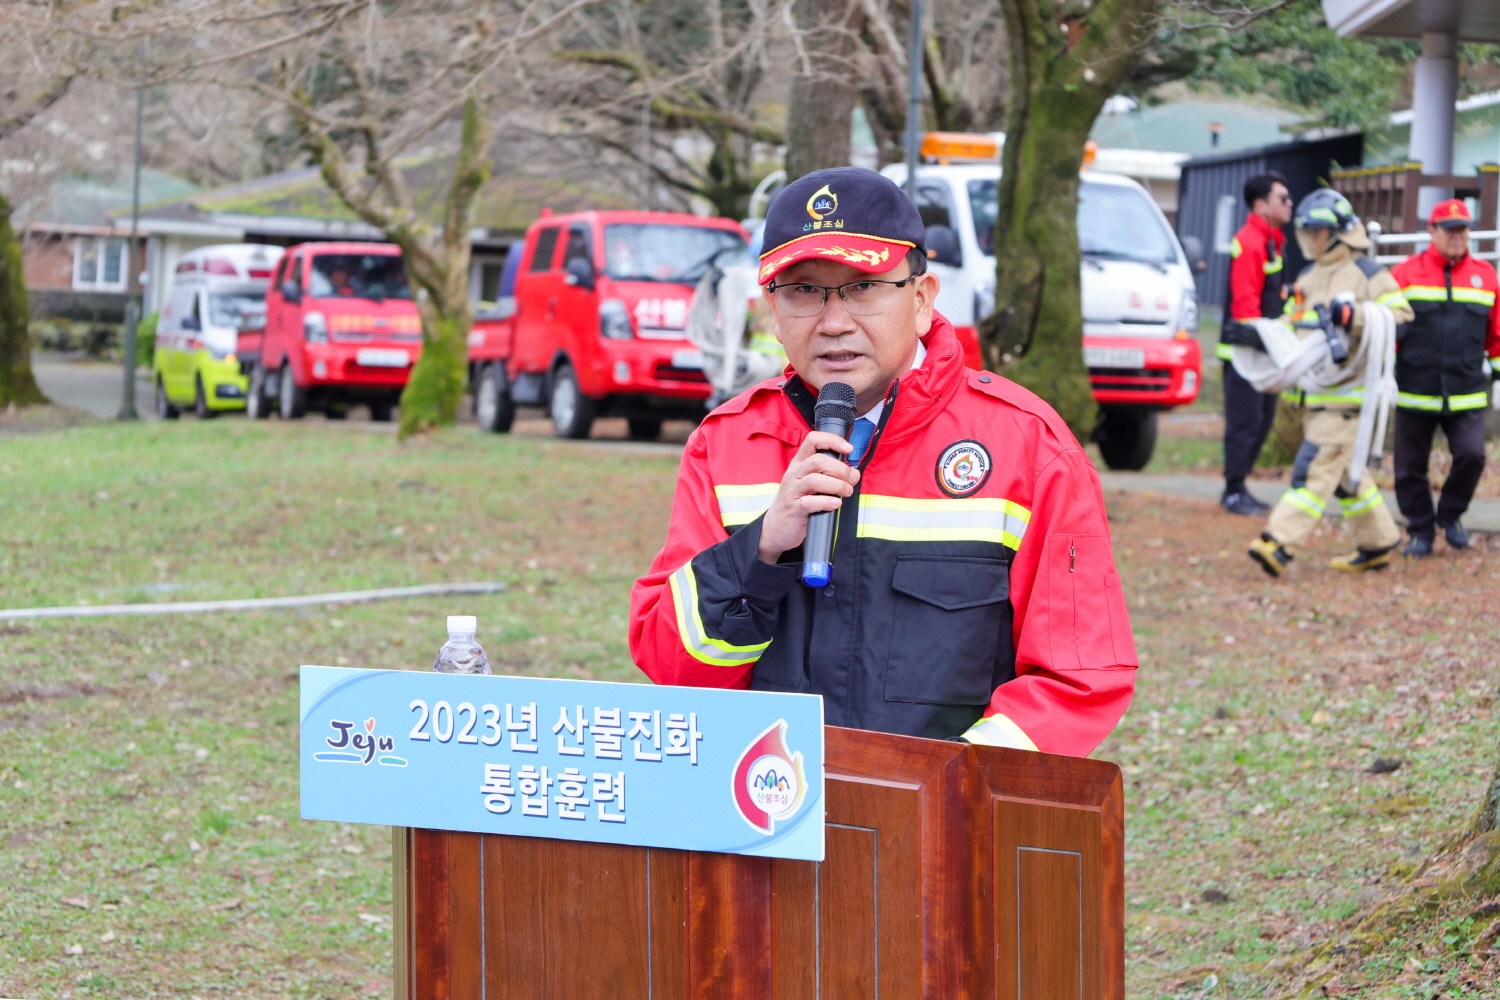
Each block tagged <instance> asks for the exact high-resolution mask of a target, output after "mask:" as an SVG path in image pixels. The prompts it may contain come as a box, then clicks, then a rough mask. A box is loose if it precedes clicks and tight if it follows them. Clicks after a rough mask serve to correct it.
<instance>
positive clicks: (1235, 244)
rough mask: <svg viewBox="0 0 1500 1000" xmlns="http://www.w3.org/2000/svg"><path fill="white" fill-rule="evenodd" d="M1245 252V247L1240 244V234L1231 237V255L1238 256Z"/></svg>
mask: <svg viewBox="0 0 1500 1000" xmlns="http://www.w3.org/2000/svg"><path fill="white" fill-rule="evenodd" d="M1244 252H1245V248H1244V247H1242V246H1240V238H1239V237H1238V236H1235V237H1233V238H1231V239H1230V241H1229V256H1231V257H1238V256H1239V255H1240V254H1242V253H1244Z"/></svg>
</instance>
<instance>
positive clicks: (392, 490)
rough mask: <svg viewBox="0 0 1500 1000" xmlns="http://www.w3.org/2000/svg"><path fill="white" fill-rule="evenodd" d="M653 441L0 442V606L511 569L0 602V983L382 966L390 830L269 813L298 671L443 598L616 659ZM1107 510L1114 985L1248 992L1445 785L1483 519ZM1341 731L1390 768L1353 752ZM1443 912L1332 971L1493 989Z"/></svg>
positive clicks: (145, 980)
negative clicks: (1357, 558)
mask: <svg viewBox="0 0 1500 1000" xmlns="http://www.w3.org/2000/svg"><path fill="white" fill-rule="evenodd" d="M675 468H676V458H675V455H673V454H671V452H670V451H669V450H666V449H659V448H658V449H652V448H640V447H636V446H630V445H601V444H587V443H580V444H574V443H559V442H553V441H550V440H545V439H535V438H530V439H528V438H519V437H518V438H508V437H494V436H484V435H480V434H478V433H476V432H473V431H470V430H459V431H453V432H447V433H443V434H439V435H436V436H434V437H433V438H432V439H430V440H427V441H423V442H418V443H415V444H411V445H407V446H397V445H396V444H395V442H394V441H393V439H392V438H390V437H389V436H387V435H384V434H377V433H369V432H366V431H364V430H362V429H360V427H359V426H358V425H345V426H337V425H334V426H329V425H318V424H304V425H287V424H282V423H281V422H279V421H271V422H268V423H262V424H250V423H247V422H245V421H243V420H222V421H215V422H212V423H198V422H195V421H182V422H180V423H175V424H157V425H148V426H134V427H119V426H113V425H97V426H90V427H82V428H75V429H68V430H60V431H56V432H50V433H45V434H35V435H29V436H17V437H9V438H0V607H23V606H35V605H51V604H79V603H84V602H92V603H119V602H123V601H138V600H152V601H155V600H169V599H212V598H219V597H239V596H253V595H276V594H288V593H313V592H321V591H329V590H339V589H354V588H362V587H371V586H390V585H401V584H413V583H430V582H441V581H450V580H451V581H460V580H493V579H499V580H504V581H506V582H507V583H509V584H511V585H512V586H511V589H510V590H509V591H507V592H506V593H504V594H499V595H492V596H484V597H461V598H427V599H420V600H410V601H400V602H387V603H381V604H371V605H361V606H348V607H319V608H311V609H303V610H301V611H274V612H261V613H253V614H215V615H194V616H181V617H177V616H168V617H160V618H140V619H133V618H118V619H97V620H79V621H41V622H31V623H26V624H16V625H12V626H9V627H5V626H0V665H3V667H4V674H3V677H0V883H3V885H4V886H5V891H4V892H3V893H0V996H10V997H27V998H41V997H84V996H109V997H115V996H120V997H138V996H170V997H181V998H183V1000H188V998H191V997H200V998H204V1000H209V998H219V997H235V998H240V997H328V998H341V1000H342V998H350V997H360V996H374V995H388V994H389V989H390V940H391V932H390V919H389V918H390V909H389V908H390V887H389V877H388V870H389V843H388V836H387V833H386V831H385V829H384V828H378V827H360V826H349V825H338V824H329V823H311V822H303V821H301V820H300V819H298V818H297V813H298V808H297V772H296V705H297V690H296V675H295V671H296V667H297V666H298V665H299V664H301V663H330V664H339V663H347V664H350V665H356V666H371V667H402V668H408V669H426V668H427V667H428V666H429V665H430V663H431V659H432V657H433V655H434V654H435V652H436V650H437V648H438V646H439V645H440V644H441V643H442V640H443V638H444V634H443V622H442V618H443V616H444V615H445V614H448V613H472V614H476V615H478V616H479V620H480V626H481V635H480V639H481V641H482V642H483V643H484V644H485V647H486V649H487V650H488V652H489V654H490V658H491V661H492V663H494V664H495V667H496V669H497V671H500V672H513V673H529V674H540V675H553V676H571V677H594V678H599V679H609V680H637V679H640V677H639V674H638V673H637V672H636V671H635V668H634V667H633V666H632V665H631V663H630V661H629V657H628V653H627V650H626V645H625V638H624V634H625V615H626V611H627V600H628V592H629V585H630V582H631V580H632V579H633V578H634V577H635V576H636V575H638V574H639V573H640V572H641V571H642V570H643V569H644V567H645V566H646V564H647V563H648V561H649V560H650V557H651V555H652V554H653V553H654V552H655V550H656V548H657V546H658V545H659V543H660V541H661V538H662V536H663V534H664V532H665V530H666V518H667V512H668V506H669V502H670V496H671V490H672V484H673V477H674V474H675ZM1109 503H1110V509H1111V517H1112V527H1113V531H1114V538H1115V544H1116V550H1117V554H1118V559H1119V562H1120V567H1121V573H1122V576H1123V577H1124V580H1125V583H1126V588H1127V596H1128V599H1129V601H1130V605H1131V609H1132V615H1133V621H1134V626H1135V629H1136V632H1137V642H1138V644H1139V648H1140V652H1141V654H1142V669H1141V671H1140V675H1139V686H1138V692H1137V696H1136V699H1135V702H1134V704H1133V705H1132V706H1131V709H1130V712H1129V713H1128V714H1127V716H1126V718H1125V720H1124V721H1123V722H1122V724H1121V726H1120V727H1119V729H1118V730H1117V731H1116V732H1115V734H1114V735H1112V736H1111V737H1110V738H1109V740H1108V741H1107V742H1106V743H1105V745H1104V746H1103V747H1101V749H1100V751H1099V753H1098V756H1101V757H1104V758H1108V759H1112V760H1117V761H1120V762H1121V764H1122V765H1123V766H1124V768H1125V771H1126V775H1127V819H1126V822H1127V852H1128V853H1127V870H1128V876H1127V877H1128V885H1127V899H1128V906H1129V909H1128V913H1127V925H1128V934H1129V940H1128V949H1129V950H1128V954H1129V966H1128V978H1129V987H1130V993H1131V996H1132V997H1143V998H1144V997H1152V998H1156V997H1210V996H1211V997H1223V996H1235V997H1238V996H1247V997H1248V996H1276V995H1281V994H1282V993H1284V992H1285V991H1286V990H1287V989H1288V988H1289V987H1290V986H1292V985H1294V982H1293V980H1292V979H1291V978H1290V973H1289V972H1288V971H1287V970H1286V969H1285V961H1286V959H1287V957H1288V956H1291V955H1294V954H1296V953H1297V952H1298V951H1299V949H1301V948H1302V947H1304V946H1305V945H1306V944H1307V943H1308V942H1311V941H1316V940H1323V939H1327V938H1329V937H1336V936H1337V935H1338V934H1339V928H1340V922H1341V921H1343V920H1345V919H1346V918H1348V917H1350V916H1351V915H1353V914H1355V913H1357V912H1360V911H1361V910H1362V909H1363V908H1365V907H1367V906H1369V905H1370V904H1371V903H1372V902H1373V901H1375V900H1377V899H1379V898H1380V897H1381V896H1383V895H1384V894H1385V893H1386V892H1387V891H1389V889H1390V888H1391V887H1392V886H1393V885H1395V884H1396V883H1397V881H1398V880H1399V877H1400V875H1401V873H1402V872H1403V871H1405V870H1407V869H1408V868H1409V866H1410V865H1411V863H1412V859H1413V858H1415V857H1418V856H1420V854H1421V853H1422V852H1425V851H1426V850H1428V849H1430V848H1432V847H1433V846H1435V845H1436V843H1437V842H1438V841H1439V839H1440V838H1442V837H1443V836H1444V835H1446V834H1447V833H1449V832H1451V831H1453V830H1454V829H1455V827H1456V826H1457V825H1458V824H1459V823H1460V822H1461V821H1462V820H1463V819H1464V818H1465V817H1466V816H1467V814H1468V812H1469V810H1470V809H1471V808H1472V806H1473V804H1474V802H1475V800H1476V798H1477V796H1478V794H1479V791H1480V788H1481V785H1482V783H1483V780H1484V778H1485V776H1486V775H1487V774H1488V768H1489V765H1490V762H1491V760H1492V758H1493V754H1494V748H1495V743H1496V735H1497V733H1496V729H1497V727H1496V723H1495V719H1494V714H1493V713H1494V698H1495V694H1496V691H1495V680H1496V678H1495V664H1496V654H1495V650H1496V648H1497V642H1496V638H1497V623H1496V620H1495V615H1496V608H1495V605H1494V595H1495V593H1496V592H1497V590H1500V586H1497V583H1496V579H1497V577H1500V544H1497V545H1495V546H1493V547H1490V546H1487V545H1484V544H1481V545H1480V546H1478V547H1477V548H1476V549H1475V550H1474V551H1471V552H1468V553H1463V554H1459V555H1455V554H1452V553H1448V552H1447V551H1446V550H1441V552H1442V555H1441V558H1438V559H1434V560H1431V561H1429V562H1428V563H1426V564H1423V565H1418V566H1399V567H1397V568H1395V569H1394V570H1393V571H1391V572H1389V573H1385V574H1380V575H1374V576H1369V577H1361V578H1357V579H1353V580H1350V579H1347V578H1344V577H1340V576H1336V575H1335V574H1333V573H1331V572H1330V571H1328V570H1326V568H1324V565H1323V564H1324V563H1325V562H1326V557H1327V556H1328V555H1331V554H1333V553H1334V552H1337V551H1341V550H1342V549H1344V548H1345V547H1347V546H1348V545H1349V543H1348V541H1347V539H1346V538H1344V537H1343V535H1342V530H1343V529H1342V527H1341V526H1340V525H1337V524H1330V525H1327V526H1325V528H1324V529H1322V533H1321V534H1320V536H1318V537H1317V538H1315V539H1314V543H1313V546H1312V548H1311V550H1310V551H1309V552H1307V553H1305V554H1303V555H1302V556H1301V557H1300V558H1299V559H1298V560H1297V562H1296V563H1295V564H1294V567H1293V573H1292V575H1291V577H1290V578H1289V579H1287V580H1284V581H1281V582H1279V583H1273V582H1271V581H1268V580H1267V579H1265V578H1264V577H1263V576H1262V575H1261V574H1260V573H1259V571H1258V570H1255V569H1254V568H1253V567H1252V566H1251V565H1250V564H1249V561H1248V560H1247V559H1246V558H1245V557H1244V555H1243V544H1244V542H1245V541H1247V540H1248V539H1249V538H1250V537H1251V536H1252V535H1253V534H1254V532H1255V531H1256V530H1258V528H1259V525H1258V524H1254V523H1251V522H1247V521H1245V520H1242V519H1238V518H1231V517H1228V516H1227V515H1223V514H1221V513H1219V512H1218V511H1217V508H1216V507H1215V506H1214V505H1212V504H1198V503H1192V502H1187V501H1168V500H1165V499H1163V498H1151V497H1125V496H1111V497H1109ZM1376 756H1381V757H1387V758H1399V759H1400V760H1402V762H1403V763H1402V765H1401V767H1400V768H1399V769H1398V770H1396V771H1394V772H1390V773H1385V774H1372V773H1370V772H1369V771H1368V770H1367V769H1368V767H1369V764H1370V763H1371V761H1372V760H1373V759H1374V758H1375V757H1376ZM1208 890H1212V891H1210V892H1208V894H1207V896H1205V892H1206V891H1208ZM1210 900H1217V901H1216V902H1215V901H1210ZM1443 919H1447V917H1444V918H1443ZM1451 924H1452V928H1451V930H1450V931H1447V932H1444V933H1446V936H1447V937H1449V938H1452V939H1453V940H1452V941H1451V942H1446V943H1445V941H1444V937H1443V933H1432V932H1431V928H1430V927H1429V928H1426V929H1424V930H1423V931H1422V933H1420V934H1417V935H1414V936H1413V937H1412V938H1411V939H1410V940H1398V941H1397V942H1396V943H1395V944H1393V946H1392V948H1391V950H1390V952H1389V954H1387V955H1384V956H1381V957H1380V958H1379V959H1378V960H1377V961H1376V962H1374V963H1372V964H1371V965H1370V966H1368V967H1367V968H1365V969H1364V970H1355V971H1352V972H1350V973H1347V974H1346V975H1345V976H1344V977H1343V978H1342V979H1341V980H1340V981H1338V982H1337V983H1335V984H1334V986H1333V992H1334V993H1339V991H1341V990H1342V991H1344V993H1341V994H1340V995H1365V996H1371V997H1373V996H1377V995H1378V996H1382V997H1387V996H1409V997H1418V996H1420V997H1424V998H1426V997H1432V996H1435V995H1438V994H1442V993H1446V994H1447V995H1449V996H1455V997H1456V996H1463V995H1485V994H1488V995H1494V992H1495V990H1496V986H1495V977H1494V972H1493V970H1492V969H1491V967H1490V966H1481V965H1479V964H1477V962H1478V959H1477V958H1476V957H1473V956H1470V955H1468V954H1467V951H1466V948H1467V945H1468V943H1469V940H1470V938H1471V937H1472V936H1473V935H1472V931H1473V926H1474V925H1472V924H1470V925H1465V924H1464V923H1463V914H1462V912H1460V911H1458V910H1455V911H1454V913H1453V914H1452V920H1451ZM1492 964H1493V963H1492ZM1386 973H1389V978H1387V979H1385V980H1384V981H1383V983H1382V985H1381V986H1379V987H1378V988H1376V987H1369V986H1367V985H1365V982H1364V980H1365V979H1366V978H1369V977H1375V976H1378V975H1384V974H1386ZM1351 991H1352V992H1351Z"/></svg>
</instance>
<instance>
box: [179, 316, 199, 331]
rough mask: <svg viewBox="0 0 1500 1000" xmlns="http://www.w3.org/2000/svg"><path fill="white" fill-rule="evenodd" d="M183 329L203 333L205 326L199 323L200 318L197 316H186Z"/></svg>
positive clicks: (183, 320)
mask: <svg viewBox="0 0 1500 1000" xmlns="http://www.w3.org/2000/svg"><path fill="white" fill-rule="evenodd" d="M182 328H183V329H184V330H200V331H201V330H202V329H203V324H202V323H200V322H198V317H197V316H184V317H182Z"/></svg>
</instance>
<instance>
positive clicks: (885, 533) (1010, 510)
mask: <svg viewBox="0 0 1500 1000" xmlns="http://www.w3.org/2000/svg"><path fill="white" fill-rule="evenodd" d="M1030 520H1031V512H1030V511H1028V510H1027V509H1026V508H1025V507H1022V506H1021V505H1020V504H1017V503H1012V502H1011V501H1009V500H1002V499H998V498H990V497H974V498H969V499H962V500H913V499H909V498H907V497H887V496H877V495H865V496H861V497H860V498H859V531H858V536H859V537H860V538H883V539H886V540H888V541H894V542H968V541H973V542H996V543H998V544H1000V545H1005V546H1008V547H1009V548H1012V549H1019V548H1020V547H1021V540H1022V539H1023V538H1025V537H1026V525H1027V523H1028V522H1029V521H1030Z"/></svg>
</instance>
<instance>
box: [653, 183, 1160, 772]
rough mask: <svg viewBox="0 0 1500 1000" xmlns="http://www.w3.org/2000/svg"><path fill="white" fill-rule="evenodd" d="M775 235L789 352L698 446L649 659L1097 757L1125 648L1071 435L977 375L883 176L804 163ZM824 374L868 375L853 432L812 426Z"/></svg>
mask: <svg viewBox="0 0 1500 1000" xmlns="http://www.w3.org/2000/svg"><path fill="white" fill-rule="evenodd" d="M765 233H766V236H765V246H766V248H767V249H766V252H765V253H764V254H762V256H761V271H760V280H761V282H762V283H764V284H765V285H766V287H765V295H766V298H767V301H768V302H769V304H770V305H771V307H772V309H773V310H774V311H775V318H776V331H777V338H778V339H779V340H780V341H781V343H782V345H783V346H784V347H785V348H786V353H787V359H788V361H789V362H790V367H789V368H788V370H787V371H786V373H784V374H783V375H782V376H781V377H779V378H775V379H770V380H768V381H766V382H762V383H761V384H760V385H758V386H756V387H754V388H752V389H750V390H748V391H747V392H744V393H742V394H740V395H739V396H736V397H735V398H734V399H732V400H730V401H729V402H727V403H725V404H724V405H723V406H720V407H719V408H718V409H717V410H715V411H714V412H713V413H711V414H709V416H708V418H707V419H705V420H704V422H703V424H702V425H701V426H700V427H699V428H698V429H697V430H696V431H694V432H693V435H692V437H691V438H690V439H689V440H688V444H687V447H686V449H685V450H684V452H683V457H682V467H681V470H680V472H679V474H678V482H677V496H676V499H675V501H674V503H673V508H672V520H671V525H670V527H669V529H668V533H667V540H666V544H665V545H664V546H663V547H662V550H661V552H660V553H658V554H657V556H656V559H655V560H654V561H653V562H652V564H651V569H650V572H649V573H648V574H647V575H646V576H644V577H642V578H641V579H640V580H638V581H636V585H635V590H634V593H633V594H632V595H631V615H630V647H631V653H632V655H633V656H634V658H635V662H636V663H637V664H639V665H640V667H641V669H642V670H644V671H645V672H646V673H647V674H648V675H650V677H651V678H652V679H653V680H655V681H656V682H657V683H661V684H690V685H698V686H704V687H740V688H745V687H749V688H755V689H758V690H767V691H796V692H805V693H811V694H819V695H822V696H823V705H824V715H825V718H826V719H827V721H828V723H829V724H830V725H835V726H849V727H853V728H858V729H874V730H879V731H883V732H892V733H902V734H905V735H908V736H920V737H926V738H928V739H952V738H962V739H965V740H967V741H969V742H971V743H982V744H986V745H991V746H1007V747H1015V748H1019V749H1026V750H1043V751H1046V752H1049V753H1060V754H1072V755H1075V756H1084V755H1087V754H1088V753H1089V752H1090V751H1092V750H1093V749H1094V748H1095V747H1096V746H1098V744H1099V742H1100V741H1101V740H1103V738H1104V737H1105V736H1106V735H1108V733H1109V732H1110V730H1111V729H1113V728H1114V726H1115V724H1116V723H1117V722H1118V721H1119V719H1120V716H1121V714H1122V713H1123V712H1124V711H1125V707H1126V706H1127V705H1128V704H1129V702H1130V695H1131V692H1132V690H1133V689H1134V674H1135V666H1136V655H1135V647H1134V644H1133V641H1132V638H1131V632H1130V622H1129V618H1128V615H1127V613H1126V610H1125V599H1124V593H1123V591H1122V589H1121V587H1120V578H1119V575H1118V574H1117V573H1116V572H1115V566H1114V557H1113V554H1112V552H1111V549H1110V540H1109V527H1108V523H1107V520H1106V518H1105V513H1104V502H1103V495H1102V492H1101V490H1100V486H1099V478H1098V475H1097V474H1096V473H1095V472H1094V469H1093V467H1092V466H1091V465H1090V464H1089V461H1088V458H1087V457H1086V456H1085V454H1084V452H1083V449H1082V448H1080V447H1079V445H1078V441H1077V440H1076V439H1075V438H1074V437H1073V435H1072V433H1071V432H1069V430H1068V427H1067V425H1066V424H1064V423H1063V422H1062V420H1061V419H1060V418H1059V417H1058V416H1057V414H1056V413H1055V412H1054V411H1053V410H1052V408H1051V407H1050V406H1048V405H1047V404H1046V403H1045V402H1043V401H1042V400H1040V399H1038V398H1037V397H1036V396H1035V395H1033V394H1032V393H1030V392H1028V391H1026V390H1025V389H1022V388H1021V387H1020V386H1017V385H1015V384H1013V383H1011V382H1009V381H1007V380H1005V379H1003V378H1000V377H999V376H998V375H992V374H990V373H988V372H977V371H973V370H971V369H968V368H966V367H965V366H964V362H963V351H962V348H961V347H960V345H959V342H958V337H957V335H956V334H955V333H954V330H953V326H952V324H950V323H949V322H948V321H947V320H946V319H944V318H943V317H942V316H941V315H939V314H938V313H936V312H935V311H934V310H933V301H934V300H935V298H936V296H937V291H938V279H937V276H936V275H934V274H932V273H930V272H928V271H927V266H926V264H927V259H926V255H925V250H924V247H925V231H924V229H923V226H922V220H921V217H920V216H919V215H918V214H917V210H916V208H915V207H914V206H913V205H912V203H911V202H910V201H909V200H908V199H907V198H906V196H905V195H904V194H902V192H901V189H900V188H898V187H897V186H896V185H895V184H894V183H892V182H891V181H890V180H888V179H886V178H884V177H881V176H880V175H879V174H876V173H875V172H874V171H870V170H861V169H857V168H839V169H834V170H821V171H817V172H815V173H812V174H808V175H806V176H804V177H802V178H800V179H799V180H797V181H795V182H793V183H792V184H790V185H788V186H787V187H786V188H785V189H784V190H783V191H782V192H781V193H780V194H779V195H777V197H776V200H775V201H774V202H773V203H772V205H771V209H770V212H769V213H768V215H767V220H766V227H765ZM830 382H843V383H845V384H846V385H848V386H850V387H851V388H852V389H853V391H854V395H855V400H856V402H855V407H854V411H855V414H856V417H857V419H856V420H855V421H854V426H853V431H852V433H851V434H850V440H848V441H845V440H843V439H841V438H839V437H837V436H835V435H833V434H828V433H820V432H817V431H813V430H812V429H811V427H812V419H813V406H814V403H815V401H816V400H817V396H818V393H819V392H820V390H821V389H822V388H823V387H824V386H825V385H827V384H828V383H830ZM820 450H822V451H825V452H831V453H835V454H836V455H837V456H844V457H843V458H839V457H835V455H830V454H822V453H820ZM846 459H847V461H846ZM820 511H837V512H838V516H839V522H838V528H837V531H836V535H835V537H836V542H835V545H834V550H833V569H832V575H831V583H830V584H829V585H827V586H822V587H816V588H815V587H813V586H808V585H804V584H803V583H802V582H801V580H800V579H799V573H798V570H799V568H800V567H801V564H802V562H803V555H802V545H803V541H804V538H805V536H806V533H807V523H808V518H809V517H810V516H811V515H813V514H815V513H818V512H820Z"/></svg>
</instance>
